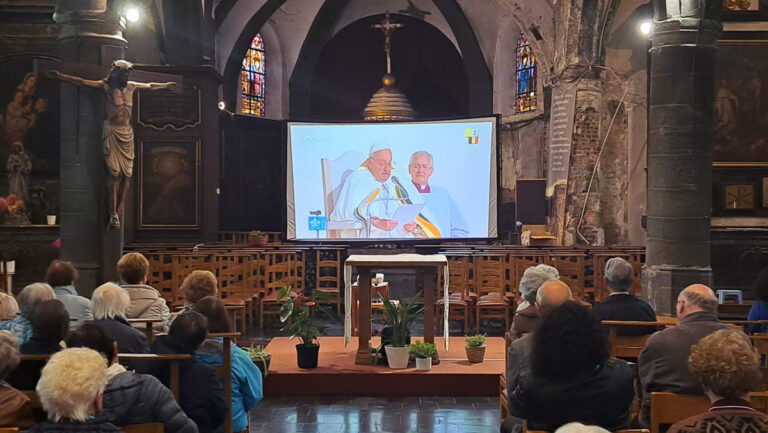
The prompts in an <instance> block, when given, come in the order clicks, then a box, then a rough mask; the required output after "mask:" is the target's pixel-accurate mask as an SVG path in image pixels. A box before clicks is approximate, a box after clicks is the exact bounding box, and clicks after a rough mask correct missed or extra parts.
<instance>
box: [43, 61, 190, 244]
mask: <svg viewBox="0 0 768 433" xmlns="http://www.w3.org/2000/svg"><path fill="white" fill-rule="evenodd" d="M38 70H39V71H45V75H46V76H47V77H48V78H51V79H54V80H60V81H63V82H65V83H69V84H73V85H75V86H81V87H88V88H92V89H101V90H102V91H103V92H104V95H105V96H106V105H105V107H104V108H105V113H104V117H105V119H104V126H103V128H104V129H103V131H102V137H103V143H102V144H103V146H104V160H105V163H106V167H107V175H108V176H107V191H108V195H109V215H110V216H109V228H110V229H114V230H117V229H119V228H120V217H119V216H118V215H119V214H120V212H122V211H123V208H124V206H125V196H126V193H127V191H128V186H129V183H130V180H131V176H132V175H133V159H134V156H135V146H134V140H133V126H132V125H131V114H132V108H133V94H134V91H135V90H137V89H139V90H150V91H154V90H169V91H173V92H176V93H181V89H182V86H181V82H182V79H181V77H179V76H174V75H168V74H158V73H151V72H143V71H136V72H132V71H133V64H132V63H130V62H128V61H125V60H115V61H114V62H112V65H111V67H110V68H109V69H108V70H107V69H106V68H105V67H103V66H97V65H89V64H74V65H70V64H62V63H55V62H51V61H41V62H38ZM61 71H64V72H61ZM129 74H132V75H133V78H136V77H137V76H138V78H140V79H142V78H143V79H145V80H148V81H149V82H141V81H129V80H128V76H129ZM155 79H157V80H158V81H159V80H165V82H152V80H155Z"/></svg>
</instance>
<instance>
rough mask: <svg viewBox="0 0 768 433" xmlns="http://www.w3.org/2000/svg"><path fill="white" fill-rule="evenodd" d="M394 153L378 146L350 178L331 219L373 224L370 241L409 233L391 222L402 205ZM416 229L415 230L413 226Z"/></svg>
mask: <svg viewBox="0 0 768 433" xmlns="http://www.w3.org/2000/svg"><path fill="white" fill-rule="evenodd" d="M391 174H392V150H391V149H390V148H389V145H387V144H384V143H375V144H373V145H372V146H371V148H370V149H369V151H368V159H366V160H365V162H363V163H362V164H361V165H360V167H358V168H357V169H355V171H353V172H352V173H350V174H349V176H347V178H346V180H345V181H344V184H343V185H342V187H341V191H339V196H338V198H337V199H336V207H335V208H334V209H333V212H332V213H331V215H330V218H329V219H330V220H332V221H360V222H361V223H363V224H364V225H365V226H366V227H368V226H369V223H370V232H369V233H368V237H372V238H398V237H406V236H407V235H408V233H406V232H405V231H404V228H403V227H400V229H399V230H396V229H397V228H398V222H397V221H395V220H393V219H391V218H392V216H393V215H394V213H395V209H397V207H398V206H399V205H400V203H399V202H400V201H399V200H398V199H397V197H396V196H395V194H394V189H395V187H394V184H393V183H392V179H390V176H391ZM411 227H414V226H411Z"/></svg>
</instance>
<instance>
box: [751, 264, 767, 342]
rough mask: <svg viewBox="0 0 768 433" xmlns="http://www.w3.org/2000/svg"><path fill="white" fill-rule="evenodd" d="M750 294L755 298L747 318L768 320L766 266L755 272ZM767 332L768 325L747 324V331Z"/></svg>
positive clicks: (752, 332)
mask: <svg viewBox="0 0 768 433" xmlns="http://www.w3.org/2000/svg"><path fill="white" fill-rule="evenodd" d="M752 294H754V295H755V298H757V300H756V301H755V303H754V304H753V305H752V308H751V309H750V310H749V317H747V320H768V268H765V269H763V270H762V271H760V273H759V274H757V278H755V281H754V282H753V283H752ZM757 332H760V333H765V332H768V325H749V333H750V334H754V333H757Z"/></svg>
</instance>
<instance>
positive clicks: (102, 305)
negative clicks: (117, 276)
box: [91, 283, 149, 353]
mask: <svg viewBox="0 0 768 433" xmlns="http://www.w3.org/2000/svg"><path fill="white" fill-rule="evenodd" d="M130 302H131V298H130V297H129V296H128V292H126V291H125V290H124V289H123V288H122V287H120V286H118V285H117V284H115V283H104V284H102V285H100V286H99V287H97V288H96V290H94V291H93V295H92V296H91V303H92V305H93V318H94V319H95V320H94V321H93V324H94V325H96V326H98V327H99V328H101V329H103V330H104V332H105V333H106V334H107V335H109V336H110V337H111V338H114V339H115V341H117V345H118V346H119V347H120V351H121V352H123V353H147V352H149V348H148V347H147V337H146V336H144V333H142V332H141V331H139V330H138V329H136V328H134V327H132V326H131V325H130V324H129V323H128V321H127V320H126V319H125V313H126V311H127V309H128V304H129V303H130Z"/></svg>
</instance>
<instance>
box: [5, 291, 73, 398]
mask: <svg viewBox="0 0 768 433" xmlns="http://www.w3.org/2000/svg"><path fill="white" fill-rule="evenodd" d="M68 332H69V314H68V313H67V310H66V309H65V308H64V304H63V303H62V302H61V301H59V300H58V299H51V300H48V301H45V302H42V303H41V304H40V305H38V306H37V308H35V312H34V313H32V338H30V339H29V341H27V342H26V343H24V344H22V345H21V346H20V348H19V351H20V352H21V354H22V355H50V354H53V353H56V352H58V351H60V350H61V349H62V346H61V343H62V341H63V340H64V339H65V338H66V337H67V333H68ZM44 365H45V361H25V362H24V363H22V364H20V365H19V367H18V368H17V369H16V371H14V372H13V374H12V375H11V377H10V378H8V383H10V384H11V385H13V387H14V388H17V389H20V390H22V391H29V390H33V389H35V385H36V384H37V380H38V379H39V378H40V370H41V369H42V368H43V366H44Z"/></svg>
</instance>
